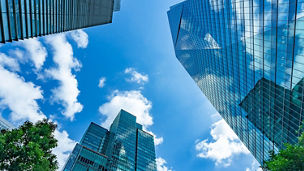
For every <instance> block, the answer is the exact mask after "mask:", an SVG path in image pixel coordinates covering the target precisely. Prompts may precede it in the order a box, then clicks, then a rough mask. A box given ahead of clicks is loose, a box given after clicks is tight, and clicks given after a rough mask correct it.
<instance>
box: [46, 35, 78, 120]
mask: <svg viewBox="0 0 304 171" xmlns="http://www.w3.org/2000/svg"><path fill="white" fill-rule="evenodd" d="M46 42H47V43H48V44H50V45H51V47H52V50H53V54H54V56H53V61H54V63H55V64H56V67H54V68H51V69H49V70H47V71H46V73H47V74H48V76H50V77H51V78H53V79H55V80H58V81H59V87H57V88H55V89H53V90H52V92H53V100H54V101H56V102H58V103H60V104H63V106H64V107H65V109H64V111H63V115H64V116H66V117H67V118H70V119H71V120H73V119H74V115H75V114H76V113H79V112H81V111H82V108H83V106H82V104H81V103H79V102H78V99H77V97H78V95H79V93H80V91H79V90H78V81H77V80H76V76H75V75H73V74H72V71H73V70H74V71H78V70H79V68H80V67H81V65H80V63H79V61H78V60H77V59H76V58H74V57H73V48H72V46H71V44H70V43H69V42H67V40H66V36H65V35H64V34H57V35H54V36H50V37H48V38H47V39H46Z"/></svg>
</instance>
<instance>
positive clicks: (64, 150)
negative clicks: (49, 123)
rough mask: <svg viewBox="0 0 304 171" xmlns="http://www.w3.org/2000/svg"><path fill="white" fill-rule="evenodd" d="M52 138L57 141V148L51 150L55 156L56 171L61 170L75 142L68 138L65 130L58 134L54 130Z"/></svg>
mask: <svg viewBox="0 0 304 171" xmlns="http://www.w3.org/2000/svg"><path fill="white" fill-rule="evenodd" d="M54 136H55V138H56V139H57V140H58V142H57V144H58V146H57V147H56V148H54V149H53V153H54V154H55V155H56V156H57V161H58V165H59V169H58V170H62V169H63V166H64V164H65V163H66V161H67V159H68V157H69V155H70V153H71V151H72V150H73V148H74V146H75V144H76V142H75V141H74V140H72V139H70V138H69V134H68V133H67V132H66V131H65V130H63V131H61V132H60V131H59V130H57V129H56V130H55V132H54Z"/></svg>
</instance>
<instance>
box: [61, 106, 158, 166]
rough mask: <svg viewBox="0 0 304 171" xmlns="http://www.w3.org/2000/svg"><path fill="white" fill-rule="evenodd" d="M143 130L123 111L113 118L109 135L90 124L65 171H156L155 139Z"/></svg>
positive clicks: (107, 132)
mask: <svg viewBox="0 0 304 171" xmlns="http://www.w3.org/2000/svg"><path fill="white" fill-rule="evenodd" d="M142 128H143V127H142V125H140V124H138V123H136V117H135V116H133V115H132V114H130V113H128V112H126V111H124V110H121V111H120V112H119V114H118V115H117V116H116V118H115V119H114V121H113V123H112V125H111V127H110V131H108V130H107V129H105V128H103V127H101V126H99V125H97V124H95V123H91V124H90V126H89V128H88V129H87V131H86V132H85V134H84V136H83V138H82V140H81V142H80V144H78V145H76V146H75V148H74V150H73V152H72V153H71V155H70V157H69V160H68V162H67V163H66V166H65V169H64V170H65V171H76V170H79V169H80V170H81V169H85V170H86V169H89V170H102V169H107V170H121V171H129V170H147V171H156V161H155V147H154V137H153V136H152V135H150V134H149V133H147V132H145V131H143V130H142ZM99 156H100V157H99Z"/></svg>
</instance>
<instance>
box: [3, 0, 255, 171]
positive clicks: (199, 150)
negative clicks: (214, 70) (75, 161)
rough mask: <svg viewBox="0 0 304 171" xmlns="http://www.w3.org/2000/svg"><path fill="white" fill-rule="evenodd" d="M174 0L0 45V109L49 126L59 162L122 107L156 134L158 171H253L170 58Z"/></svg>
mask: <svg viewBox="0 0 304 171" xmlns="http://www.w3.org/2000/svg"><path fill="white" fill-rule="evenodd" d="M178 2H180V1H178V0H154V1H148V0H140V1H131V0H124V1H123V2H122V7H121V11H120V12H117V13H115V14H114V18H113V23H112V24H108V25H102V26H97V27H92V28H88V29H83V30H80V31H73V32H69V33H65V34H57V35H51V36H46V37H43V38H39V39H31V40H27V41H21V42H14V43H8V44H5V45H3V46H1V48H0V51H1V53H0V113H1V115H2V116H3V117H4V118H6V119H8V120H9V121H11V122H12V123H15V124H20V123H22V122H23V121H25V120H31V121H37V120H38V119H41V118H43V117H49V118H51V119H52V120H53V121H55V122H57V123H58V125H59V127H58V129H57V130H56V132H55V135H56V137H57V138H60V139H59V147H58V148H57V149H55V150H54V153H56V154H58V160H59V161H60V163H61V164H62V163H64V161H65V159H66V158H67V156H68V154H69V152H70V151H71V150H72V149H73V146H74V144H75V142H77V141H79V140H80V139H81V137H82V135H83V133H84V131H85V130H86V128H87V127H88V125H89V123H90V122H92V121H93V122H96V123H99V124H101V125H103V126H105V127H106V126H108V125H109V123H110V122H111V121H112V120H111V119H113V117H115V115H116V114H117V113H118V111H119V109H120V108H124V109H126V110H128V111H129V112H131V113H133V114H134V115H136V116H137V118H138V120H137V121H138V122H140V123H142V124H143V125H144V127H145V129H147V130H148V131H151V132H153V134H155V136H156V139H157V143H159V144H158V145H157V146H156V153H157V158H158V160H157V161H158V164H159V166H158V168H159V170H166V169H167V170H176V171H178V170H233V171H237V170H240V171H245V170H246V169H247V170H255V169H256V167H257V166H256V165H257V164H256V162H255V160H254V159H253V157H252V156H251V155H250V154H249V152H248V151H247V150H246V149H245V148H244V147H243V146H242V144H241V143H240V142H239V140H238V139H237V138H236V137H235V135H234V134H233V133H232V132H231V130H229V129H228V128H227V125H226V124H225V122H223V121H222V120H221V118H220V117H219V115H218V114H217V112H216V110H215V109H214V108H213V107H212V105H211V104H210V103H209V102H208V100H207V99H206V97H205V96H204V95H203V93H202V92H201V91H200V89H199V88H198V87H197V86H196V84H195V83H194V81H193V80H192V79H191V77H190V76H189V75H188V73H187V72H186V71H185V70H184V68H183V67H182V65H181V64H180V63H179V62H178V60H177V59H176V58H175V54H174V49H173V43H172V40H171V33H170V29H169V23H168V19H167V10H168V9H169V7H170V6H172V5H174V4H176V3H178ZM100 80H103V81H101V82H100Z"/></svg>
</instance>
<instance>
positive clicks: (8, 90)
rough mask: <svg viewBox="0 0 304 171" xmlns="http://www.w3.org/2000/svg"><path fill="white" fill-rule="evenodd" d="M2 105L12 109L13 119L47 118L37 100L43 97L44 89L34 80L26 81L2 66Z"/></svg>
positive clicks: (0, 71)
mask: <svg viewBox="0 0 304 171" xmlns="http://www.w3.org/2000/svg"><path fill="white" fill-rule="evenodd" d="M0 83H2V84H0V107H5V108H6V107H8V108H9V109H10V110H11V119H12V120H13V121H24V120H30V121H32V122H36V121H38V120H41V119H43V118H45V115H44V114H43V113H42V112H41V111H40V109H39V106H38V103H37V100H40V99H43V96H42V90H41V89H40V87H38V86H35V85H34V84H33V83H32V82H26V81H25V80H24V78H22V77H20V76H19V75H17V74H16V73H13V72H10V71H8V70H6V69H4V68H3V67H2V66H0Z"/></svg>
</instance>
